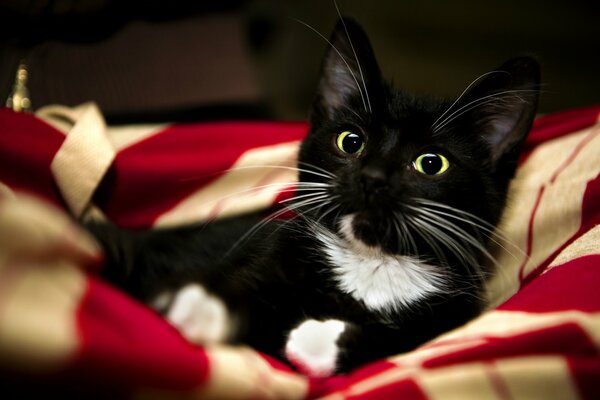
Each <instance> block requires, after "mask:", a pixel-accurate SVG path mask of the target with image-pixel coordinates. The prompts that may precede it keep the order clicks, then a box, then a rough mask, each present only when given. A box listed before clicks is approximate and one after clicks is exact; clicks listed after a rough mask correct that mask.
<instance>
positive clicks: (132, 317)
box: [69, 277, 209, 390]
mask: <svg viewBox="0 0 600 400" xmlns="http://www.w3.org/2000/svg"><path fill="white" fill-rule="evenodd" d="M77 319H78V325H79V333H80V335H81V339H80V342H81V346H80V349H79V353H78V355H77V357H76V359H75V360H74V362H73V364H72V365H71V368H70V369H69V372H70V373H72V374H73V375H75V376H81V377H87V379H93V381H94V382H98V383H102V385H105V384H106V385H107V386H110V387H114V388H131V389H134V388H161V389H165V390H192V389H195V388H197V387H199V386H200V385H201V384H202V383H203V382H205V381H206V379H207V378H208V372H209V364H208V359H207V356H206V354H205V353H204V351H203V350H202V349H201V348H199V347H195V346H193V345H191V344H189V343H188V342H187V341H186V340H185V339H184V338H183V337H182V336H181V335H180V334H179V333H178V332H177V331H176V330H175V328H173V327H172V326H170V325H169V324H168V323H167V322H166V321H165V320H164V319H163V318H162V317H160V316H159V315H158V314H157V313H156V312H154V311H153V310H151V309H150V308H148V307H146V306H144V305H142V304H140V303H138V302H136V301H135V300H133V299H132V298H130V297H128V296H127V295H125V294H123V293H122V292H120V291H118V290H116V289H114V288H112V287H110V286H108V285H107V284H105V283H103V282H101V281H99V280H97V279H95V278H93V277H90V278H88V288H87V291H86V294H85V297H84V298H83V299H82V301H81V303H80V305H79V309H78V312H77Z"/></svg>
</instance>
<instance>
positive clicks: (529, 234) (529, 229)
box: [519, 185, 546, 285]
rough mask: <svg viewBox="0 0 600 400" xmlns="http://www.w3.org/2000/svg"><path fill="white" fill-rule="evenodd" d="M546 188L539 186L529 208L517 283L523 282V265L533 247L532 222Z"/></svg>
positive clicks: (525, 263) (524, 265)
mask: <svg viewBox="0 0 600 400" xmlns="http://www.w3.org/2000/svg"><path fill="white" fill-rule="evenodd" d="M545 190H546V186H545V185H542V187H541V188H540V190H539V192H538V195H537V198H536V199H535V203H534V204H533V210H531V215H530V216H529V223H528V225H527V248H526V249H525V259H524V260H523V263H522V264H521V266H519V283H520V284H521V285H522V284H523V279H524V275H525V267H526V266H527V262H528V261H529V258H530V257H531V251H532V247H533V224H534V222H535V216H536V214H537V211H538V208H539V206H540V201H541V200H542V196H543V195H544V191H545Z"/></svg>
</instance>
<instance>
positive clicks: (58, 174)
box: [45, 103, 116, 217]
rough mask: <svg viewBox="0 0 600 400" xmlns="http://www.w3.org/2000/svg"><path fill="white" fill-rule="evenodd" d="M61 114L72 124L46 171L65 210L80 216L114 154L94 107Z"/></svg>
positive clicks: (81, 107) (99, 116)
mask: <svg viewBox="0 0 600 400" xmlns="http://www.w3.org/2000/svg"><path fill="white" fill-rule="evenodd" d="M50 111H52V110H51V109H47V110H45V112H46V113H49V112H50ZM64 115H65V116H70V117H72V118H73V122H74V125H73V127H72V128H71V130H70V131H69V133H68V134H67V137H66V139H65V141H64V142H63V144H62V146H61V147H60V149H59V150H58V152H57V153H56V154H55V156H54V159H53V160H52V164H51V165H50V168H51V170H52V173H53V174H54V179H55V180H56V183H57V185H58V187H59V189H60V191H61V193H62V195H63V198H64V200H65V201H66V203H67V204H68V206H69V209H70V210H71V212H72V213H73V214H74V215H75V216H77V217H80V216H81V215H82V214H83V213H84V211H85V210H86V208H87V207H88V205H89V203H90V200H91V198H92V194H93V193H94V191H95V190H96V188H97V187H98V185H99V184H100V181H101V180H102V178H103V177H104V174H105V173H106V171H107V170H108V168H109V167H110V165H111V164H112V161H113V159H114V157H115V154H116V153H115V150H114V149H113V147H112V145H111V144H110V142H109V140H108V139H107V138H106V126H105V124H104V120H103V119H102V115H101V114H100V111H99V110H98V108H97V107H96V105H95V104H93V103H87V104H84V105H81V106H79V107H78V108H76V109H73V110H70V111H69V110H67V111H65V114H64Z"/></svg>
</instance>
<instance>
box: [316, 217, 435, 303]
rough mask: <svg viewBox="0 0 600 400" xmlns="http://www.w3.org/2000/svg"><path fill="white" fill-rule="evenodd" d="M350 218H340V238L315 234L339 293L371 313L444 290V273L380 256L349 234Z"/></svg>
mask: <svg viewBox="0 0 600 400" xmlns="http://www.w3.org/2000/svg"><path fill="white" fill-rule="evenodd" d="M352 219H353V216H352V215H350V216H346V217H344V218H342V221H341V224H340V233H341V235H336V234H334V233H333V232H330V231H327V230H318V231H317V233H316V235H317V238H318V239H319V241H320V242H321V243H322V244H323V250H324V252H325V255H326V257H327V259H328V261H329V263H330V264H331V265H333V268H334V273H335V279H336V281H337V284H338V287H339V289H340V290H342V291H344V292H345V293H348V294H350V295H351V296H352V297H354V298H355V299H356V300H359V301H362V302H363V303H364V304H365V305H366V306H367V307H368V308H369V309H371V310H373V311H395V310H399V309H402V308H410V307H411V306H412V305H414V304H415V303H416V302H417V301H419V300H421V299H423V298H425V297H427V296H428V295H431V294H435V293H440V292H442V291H444V289H445V287H446V285H445V283H444V274H443V273H442V272H441V271H440V270H439V268H436V267H434V266H432V265H429V264H426V263H423V262H421V261H419V260H417V259H415V258H412V257H408V256H394V255H389V254H384V253H383V252H382V251H381V250H380V249H378V248H374V247H370V246H367V245H365V244H364V243H363V242H361V241H360V240H358V239H356V237H355V236H354V234H353V233H352Z"/></svg>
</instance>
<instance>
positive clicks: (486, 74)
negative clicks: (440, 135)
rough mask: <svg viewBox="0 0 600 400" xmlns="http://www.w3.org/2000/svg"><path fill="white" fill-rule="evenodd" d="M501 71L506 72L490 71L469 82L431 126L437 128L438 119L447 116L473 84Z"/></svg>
mask: <svg viewBox="0 0 600 400" xmlns="http://www.w3.org/2000/svg"><path fill="white" fill-rule="evenodd" d="M501 72H505V71H490V72H486V73H485V74H483V75H480V76H478V77H477V78H475V79H474V80H473V82H471V83H470V84H469V86H467V88H466V89H465V90H463V92H462V93H461V94H460V96H458V97H457V98H456V100H454V103H452V104H451V105H450V107H448V108H447V109H446V111H444V113H443V114H442V115H440V116H439V117H438V119H436V120H435V122H434V123H433V124H432V125H431V128H432V129H434V128H435V125H436V124H437V123H438V121H439V120H441V119H442V118H444V116H445V115H446V114H447V113H448V112H450V110H452V108H453V107H454V106H455V105H456V104H457V103H458V102H459V101H460V99H462V98H463V96H464V95H465V94H466V93H467V92H468V91H469V89H471V87H472V86H473V85H475V84H476V83H477V82H479V81H480V80H482V79H483V78H485V77H487V76H488V75H492V74H497V73H501ZM505 73H508V72H505Z"/></svg>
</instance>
